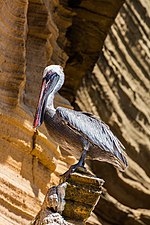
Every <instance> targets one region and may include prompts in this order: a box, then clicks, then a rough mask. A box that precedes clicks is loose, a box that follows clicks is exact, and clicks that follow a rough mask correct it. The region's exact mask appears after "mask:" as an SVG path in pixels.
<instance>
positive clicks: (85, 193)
mask: <svg viewBox="0 0 150 225" xmlns="http://www.w3.org/2000/svg"><path fill="white" fill-rule="evenodd" d="M103 183H104V181H103V180H102V179H99V178H96V177H94V176H89V175H87V173H86V174H84V173H82V174H80V173H73V174H71V175H70V178H69V179H68V180H67V182H64V183H61V184H60V185H58V186H53V187H51V188H50V189H49V190H48V192H47V194H46V196H45V200H44V202H43V205H42V208H41V210H40V211H39V213H38V215H37V216H36V217H35V219H34V221H33V222H32V223H31V225H40V224H45V225H50V224H53V223H54V224H58V225H59V224H60V225H71V224H81V225H82V224H85V221H86V220H87V219H88V218H89V216H90V214H91V212H92V210H93V209H94V208H95V206H96V204H97V202H98V200H99V198H100V194H101V193H102V185H103ZM61 215H62V216H61ZM64 218H65V219H66V220H65V219H64ZM69 221H70V222H69Z"/></svg>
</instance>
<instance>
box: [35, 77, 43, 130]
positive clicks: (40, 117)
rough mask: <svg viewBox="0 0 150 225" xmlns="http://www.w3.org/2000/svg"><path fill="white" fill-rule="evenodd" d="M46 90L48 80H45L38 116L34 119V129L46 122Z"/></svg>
mask: <svg viewBox="0 0 150 225" xmlns="http://www.w3.org/2000/svg"><path fill="white" fill-rule="evenodd" d="M45 89H46V80H45V79H43V82H42V87H41V92H40V96H39V101H38V106H37V110H36V114H35V117H34V122H33V128H37V127H39V126H40V125H41V124H42V122H43V120H44V112H45V100H46V98H45V97H46V96H45V94H46V92H45Z"/></svg>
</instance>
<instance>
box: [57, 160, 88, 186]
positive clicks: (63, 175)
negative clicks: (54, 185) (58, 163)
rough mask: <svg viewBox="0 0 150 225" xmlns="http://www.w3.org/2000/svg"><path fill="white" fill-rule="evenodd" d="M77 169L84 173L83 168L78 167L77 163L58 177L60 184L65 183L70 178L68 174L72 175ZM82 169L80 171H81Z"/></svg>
mask: <svg viewBox="0 0 150 225" xmlns="http://www.w3.org/2000/svg"><path fill="white" fill-rule="evenodd" d="M78 168H80V169H79V170H80V171H82V172H83V171H86V168H85V167H84V166H79V165H78V163H77V164H75V165H72V166H70V168H69V170H67V171H66V172H65V173H64V174H62V175H60V183H63V182H66V180H68V178H69V177H70V174H72V173H74V172H75V171H76V170H77V169H78ZM81 168H82V169H81Z"/></svg>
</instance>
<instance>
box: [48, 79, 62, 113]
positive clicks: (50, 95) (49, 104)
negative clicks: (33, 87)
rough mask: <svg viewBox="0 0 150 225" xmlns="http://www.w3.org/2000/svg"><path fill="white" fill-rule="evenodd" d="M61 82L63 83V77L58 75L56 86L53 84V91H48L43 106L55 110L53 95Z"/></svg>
mask: <svg viewBox="0 0 150 225" xmlns="http://www.w3.org/2000/svg"><path fill="white" fill-rule="evenodd" d="M63 83H64V77H60V78H59V80H58V82H57V84H56V86H55V88H54V89H53V91H52V92H51V93H49V95H48V97H47V100H46V106H45V108H47V109H52V110H55V108H54V96H55V94H56V93H57V92H58V91H59V90H60V88H61V87H62V85H63Z"/></svg>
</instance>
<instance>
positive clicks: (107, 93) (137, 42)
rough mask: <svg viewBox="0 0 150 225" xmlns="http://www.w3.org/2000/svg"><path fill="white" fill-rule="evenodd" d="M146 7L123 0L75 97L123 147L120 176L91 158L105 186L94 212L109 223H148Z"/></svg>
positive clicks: (149, 151)
mask: <svg viewBox="0 0 150 225" xmlns="http://www.w3.org/2000/svg"><path fill="white" fill-rule="evenodd" d="M149 7H150V3H148V2H146V1H132V2H131V1H127V2H126V4H124V6H123V7H122V9H121V10H120V13H119V15H118V16H117V18H116V20H115V23H114V24H113V26H112V27H111V31H110V32H109V34H108V36H107V38H106V40H105V43H104V47H103V50H102V53H101V54H100V58H99V60H98V62H97V64H96V65H95V67H94V70H93V73H92V74H91V73H90V74H88V76H86V77H85V78H84V79H83V82H82V85H81V87H80V89H79V91H78V95H77V100H76V103H77V104H78V106H79V107H80V108H81V109H82V110H84V111H85V110H89V109H90V111H91V112H92V113H94V114H97V115H99V116H100V117H101V119H102V120H104V121H105V122H106V123H107V124H109V125H110V127H111V128H112V130H113V131H114V132H115V134H116V135H117V136H118V137H119V138H120V140H121V141H122V143H123V144H124V146H125V147H126V152H127V155H128V161H129V167H128V169H127V170H126V172H125V173H124V174H121V173H118V172H117V171H116V170H114V169H113V168H112V166H110V165H106V164H102V163H99V162H92V167H93V170H94V172H95V173H96V174H97V175H100V176H101V177H102V178H103V179H104V180H105V181H106V183H105V187H106V189H107V192H106V194H104V198H103V200H101V201H100V202H99V204H98V206H97V208H96V210H95V212H96V214H97V215H98V216H100V218H101V219H102V220H106V221H107V222H108V223H109V224H118V225H119V224H148V220H149V219H150V218H149V217H148V215H150V214H149V213H150V212H149V210H148V209H149V202H150V189H149V187H150V186H149V185H150V180H149V174H150V164H149V162H148V158H150V136H149V135H150V133H149V131H150V120H149V119H150V108H149V103H150V80H149V78H150V77H149V73H150V42H149V34H150V29H149V28H150V27H149V25H150V17H149V16H150V14H149V11H148V8H149ZM108 202H109V203H108ZM110 211H111V212H112V213H110ZM148 218H149V219H148Z"/></svg>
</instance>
